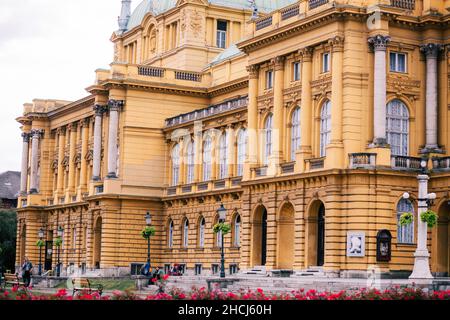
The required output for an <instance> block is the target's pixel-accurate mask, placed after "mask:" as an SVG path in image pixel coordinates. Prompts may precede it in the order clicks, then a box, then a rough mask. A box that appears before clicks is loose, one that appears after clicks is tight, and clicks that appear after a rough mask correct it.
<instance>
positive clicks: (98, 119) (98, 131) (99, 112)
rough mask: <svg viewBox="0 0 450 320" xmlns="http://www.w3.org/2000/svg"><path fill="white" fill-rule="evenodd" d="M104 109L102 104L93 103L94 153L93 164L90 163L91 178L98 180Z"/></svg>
mask: <svg viewBox="0 0 450 320" xmlns="http://www.w3.org/2000/svg"><path fill="white" fill-rule="evenodd" d="M104 110H105V107H104V106H101V105H95V106H94V111H95V123H94V154H93V158H94V159H93V165H92V180H94V181H99V180H100V163H101V160H102V159H101V156H102V120H103V112H104Z"/></svg>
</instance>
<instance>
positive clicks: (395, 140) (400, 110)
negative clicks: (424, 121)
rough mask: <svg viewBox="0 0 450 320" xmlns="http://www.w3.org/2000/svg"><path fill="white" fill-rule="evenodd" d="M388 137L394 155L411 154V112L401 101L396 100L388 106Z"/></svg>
mask: <svg viewBox="0 0 450 320" xmlns="http://www.w3.org/2000/svg"><path fill="white" fill-rule="evenodd" d="M386 137H387V142H388V144H390V145H391V150H392V154H393V155H396V156H407V155H408V154H409V112H408V108H407V107H406V105H405V104H404V103H403V102H402V101H400V100H397V99H395V100H392V101H391V102H389V103H388V104H387V110H386Z"/></svg>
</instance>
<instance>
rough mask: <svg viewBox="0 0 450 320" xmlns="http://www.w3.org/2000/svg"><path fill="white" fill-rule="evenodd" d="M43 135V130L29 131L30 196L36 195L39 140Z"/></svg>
mask: <svg viewBox="0 0 450 320" xmlns="http://www.w3.org/2000/svg"><path fill="white" fill-rule="evenodd" d="M43 133H44V131H43V130H37V129H33V130H31V177H30V194H35V193H38V166H39V164H38V162H39V139H40V138H41V135H42V134H43Z"/></svg>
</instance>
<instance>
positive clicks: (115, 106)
mask: <svg viewBox="0 0 450 320" xmlns="http://www.w3.org/2000/svg"><path fill="white" fill-rule="evenodd" d="M124 104H125V102H124V101H123V100H113V99H111V100H109V101H108V108H109V111H121V110H122V107H123V106H124Z"/></svg>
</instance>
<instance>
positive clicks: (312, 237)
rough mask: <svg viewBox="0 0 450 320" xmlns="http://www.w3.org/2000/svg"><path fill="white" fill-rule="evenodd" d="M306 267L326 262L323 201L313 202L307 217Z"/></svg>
mask: <svg viewBox="0 0 450 320" xmlns="http://www.w3.org/2000/svg"><path fill="white" fill-rule="evenodd" d="M306 235H307V239H306V267H307V268H308V267H312V266H319V267H321V266H323V265H324V264H325V205H324V204H323V202H322V201H319V200H318V201H315V202H314V203H312V204H311V206H310V209H309V215H308V218H307V219H306Z"/></svg>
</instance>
